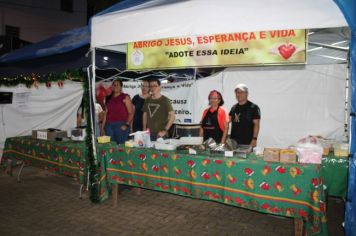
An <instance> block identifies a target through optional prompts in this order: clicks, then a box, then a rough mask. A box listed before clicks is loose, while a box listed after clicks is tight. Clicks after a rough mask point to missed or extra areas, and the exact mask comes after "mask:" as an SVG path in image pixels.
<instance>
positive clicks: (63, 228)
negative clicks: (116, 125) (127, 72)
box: [0, 167, 344, 236]
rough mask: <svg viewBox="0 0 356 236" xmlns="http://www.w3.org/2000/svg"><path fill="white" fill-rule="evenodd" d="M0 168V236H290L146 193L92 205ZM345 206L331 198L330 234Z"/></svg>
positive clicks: (40, 177) (34, 175) (270, 224)
mask: <svg viewBox="0 0 356 236" xmlns="http://www.w3.org/2000/svg"><path fill="white" fill-rule="evenodd" d="M17 170H18V168H15V169H14V176H8V175H5V174H4V172H3V169H2V168H0V235H1V236H7V235H26V236H30V235H36V236H39V235H66V236H70V235H89V236H90V235H115V236H117V235H155V236H156V235H169V236H171V235H194V236H198V235H214V236H215V235H239V236H247V235H264V236H267V235H281V236H282V235H283V236H285V235H293V234H294V225H293V220H292V219H289V218H282V217H274V216H269V215H266V214H261V213H256V212H253V211H249V210H245V209H240V208H237V207H231V206H227V205H224V204H220V203H215V202H210V201H202V200H195V199H191V198H186V197H181V196H176V195H173V194H167V193H161V192H156V191H149V190H145V191H142V193H141V195H137V194H136V192H135V191H133V190H124V191H123V192H122V193H121V194H120V195H119V204H118V207H117V208H113V207H112V201H111V199H109V200H107V201H105V202H104V203H102V204H93V203H91V202H90V200H89V199H88V197H87V196H86V195H84V197H83V199H79V197H78V196H79V185H78V183H77V182H75V180H74V179H72V178H69V177H64V176H58V175H54V174H51V173H48V172H46V171H43V170H39V169H37V168H33V167H26V168H25V169H24V171H23V173H22V181H21V182H20V183H17V181H16V172H17ZM343 218H344V202H343V201H341V200H340V199H331V198H329V203H328V228H329V235H331V236H334V235H335V236H339V235H340V236H342V235H344V233H343V229H342V226H341V224H342V221H343Z"/></svg>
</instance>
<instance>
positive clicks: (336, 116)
mask: <svg viewBox="0 0 356 236" xmlns="http://www.w3.org/2000/svg"><path fill="white" fill-rule="evenodd" d="M334 27H347V22H346V20H345V18H344V16H343V14H342V13H341V11H340V10H339V8H338V7H337V5H336V4H335V3H334V1H332V0H314V1H309V0H300V1H294V0H293V1H292V0H283V1H282V0H266V1H259V0H249V1H243V0H222V1H214V0H190V1H189V0H188V1H172V0H171V1H169V0H166V1H164V0H156V1H155V0H154V1H149V2H147V3H144V4H141V5H138V6H135V7H132V8H129V9H125V10H122V11H117V12H113V13H109V14H105V15H101V16H97V17H94V18H93V19H92V29H91V30H92V35H91V48H92V49H93V50H94V52H95V48H104V49H110V50H118V51H122V46H123V45H125V44H126V43H128V42H135V41H145V40H153V39H162V38H174V37H184V36H196V35H211V34H221V33H233V32H253V31H269V30H283V29H321V28H334ZM115 29H120V30H115ZM314 56H315V55H313V57H314ZM93 58H94V57H93ZM334 63H340V62H333V64H334ZM323 64H325V63H323ZM93 65H94V66H93V68H94V67H95V61H93ZM94 73H95V71H94ZM347 74H348V73H347V68H346V66H333V67H329V68H328V65H324V66H319V67H304V68H303V66H302V67H301V66H298V67H294V66H285V67H274V68H273V69H271V67H270V68H268V69H266V68H264V69H263V68H257V69H256V68H255V69H254V68H241V69H230V70H227V71H226V72H224V73H223V74H222V76H220V77H222V80H221V82H220V83H219V82H218V84H216V82H214V83H213V84H212V83H210V82H209V81H208V80H206V83H205V82H203V81H201V82H200V83H199V84H200V85H199V84H198V85H197V86H202V85H203V84H204V85H205V86H204V88H203V90H202V91H207V92H208V91H210V90H209V89H208V88H207V87H209V86H212V89H217V88H220V89H219V90H220V91H222V92H223V96H224V98H225V101H226V102H227V103H226V107H225V108H226V109H228V110H229V109H230V107H231V105H232V104H233V103H234V102H235V99H234V95H233V92H232V91H233V87H234V85H235V84H237V83H241V82H244V83H246V84H248V85H249V86H250V88H251V91H253V92H251V94H250V98H251V100H252V101H255V102H256V103H257V104H259V105H260V106H262V107H261V110H262V120H263V122H262V127H261V134H260V137H261V138H262V139H261V140H260V141H259V145H262V146H264V145H273V146H276V145H282V146H286V145H290V144H293V143H294V142H295V141H297V140H298V139H299V138H302V137H303V135H309V134H316V135H323V136H325V137H331V138H337V137H340V136H341V135H342V134H343V132H344V121H345V120H346V119H347V118H346V113H345V107H346V105H345V103H344V101H345V97H347V91H346V89H345V87H347V82H346V81H345V79H346V78H347ZM298 76H299V77H298ZM215 77H216V76H215ZM218 77H219V75H218ZM308 78H309V79H310V81H309V82H308ZM284 79H285V80H284ZM288 79H290V80H289V82H288V81H287V80H288ZM204 80H205V79H204ZM308 84H309V85H310V86H311V87H308ZM223 85H224V86H223ZM313 86H314V87H313ZM313 88H314V89H313ZM283 89H284V90H285V91H282V90H283ZM229 90H231V91H229ZM198 91H199V89H198ZM335 91H336V93H335ZM205 95H206V94H205V93H204V92H203V93H199V92H198V93H197V95H196V97H197V98H201V99H200V100H199V101H194V102H195V103H196V104H198V103H199V102H201V101H204V99H206V96H205ZM272 95H273V96H272ZM298 96H300V99H299V98H298ZM310 99H312V100H313V101H314V102H308V101H310ZM283 101H284V102H283ZM288 101H290V102H291V104H290V109H288ZM281 102H282V103H283V106H282V107H281V109H279V108H278V107H276V106H278V105H277V104H280V103H281ZM204 106H207V101H206V103H204V104H200V105H199V107H197V108H196V111H195V112H196V113H197V114H196V117H199V116H200V114H199V113H201V110H202V109H203V107H204ZM305 106H308V109H304V110H303V107H305ZM314 110H315V111H316V112H315V113H313V111H314ZM303 111H304V112H303ZM195 120H197V119H195ZM320 125H322V127H320ZM308 132H309V133H308ZM310 132H311V133H310Z"/></svg>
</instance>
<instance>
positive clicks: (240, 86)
mask: <svg viewBox="0 0 356 236" xmlns="http://www.w3.org/2000/svg"><path fill="white" fill-rule="evenodd" d="M236 89H240V90H241V91H243V92H248V88H247V85H246V84H238V85H236V87H235V91H236Z"/></svg>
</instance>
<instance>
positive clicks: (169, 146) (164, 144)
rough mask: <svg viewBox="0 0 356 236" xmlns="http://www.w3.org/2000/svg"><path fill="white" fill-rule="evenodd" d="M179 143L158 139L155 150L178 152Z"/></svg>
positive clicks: (173, 140) (172, 140) (174, 140)
mask: <svg viewBox="0 0 356 236" xmlns="http://www.w3.org/2000/svg"><path fill="white" fill-rule="evenodd" d="M178 143H179V141H178V140H176V139H162V138H158V139H157V141H156V142H155V143H154V148H155V149H157V150H165V151H173V150H176V148H177V146H178Z"/></svg>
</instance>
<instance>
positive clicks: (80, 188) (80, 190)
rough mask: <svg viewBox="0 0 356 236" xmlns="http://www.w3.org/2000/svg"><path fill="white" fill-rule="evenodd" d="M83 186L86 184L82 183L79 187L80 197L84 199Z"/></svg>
mask: <svg viewBox="0 0 356 236" xmlns="http://www.w3.org/2000/svg"><path fill="white" fill-rule="evenodd" d="M83 187H84V184H80V187H79V198H80V199H82V193H83Z"/></svg>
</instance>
